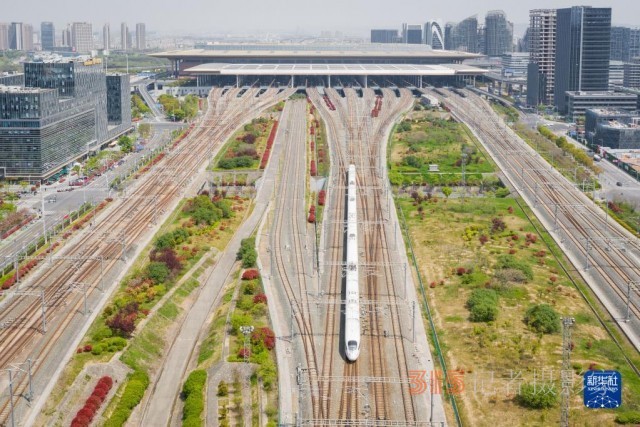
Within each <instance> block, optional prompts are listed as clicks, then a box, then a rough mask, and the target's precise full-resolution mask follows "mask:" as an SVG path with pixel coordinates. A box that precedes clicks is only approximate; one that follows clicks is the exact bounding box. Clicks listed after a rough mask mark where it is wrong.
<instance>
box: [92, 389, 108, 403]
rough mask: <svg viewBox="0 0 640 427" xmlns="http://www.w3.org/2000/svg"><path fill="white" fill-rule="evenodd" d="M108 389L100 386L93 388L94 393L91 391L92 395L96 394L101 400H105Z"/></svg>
mask: <svg viewBox="0 0 640 427" xmlns="http://www.w3.org/2000/svg"><path fill="white" fill-rule="evenodd" d="M107 394H108V393H107V390H105V389H104V388H98V389H95V390H93V393H91V396H94V397H96V398H98V399H100V401H101V402H104V399H105V397H107Z"/></svg>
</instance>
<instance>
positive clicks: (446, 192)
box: [442, 187, 453, 199]
mask: <svg viewBox="0 0 640 427" xmlns="http://www.w3.org/2000/svg"><path fill="white" fill-rule="evenodd" d="M451 193H453V190H452V189H451V188H450V187H442V194H444V196H445V197H446V198H447V199H448V198H449V196H450V195H451Z"/></svg>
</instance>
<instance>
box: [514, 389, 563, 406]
mask: <svg viewBox="0 0 640 427" xmlns="http://www.w3.org/2000/svg"><path fill="white" fill-rule="evenodd" d="M516 400H517V402H518V403H519V404H520V405H522V406H524V407H525V408H531V409H546V408H551V407H553V406H555V405H556V404H557V402H558V394H557V393H556V390H555V389H554V388H553V387H550V386H548V385H545V387H541V386H540V385H538V386H537V387H536V385H535V384H530V383H524V384H522V387H521V388H520V394H518V396H517V398H516Z"/></svg>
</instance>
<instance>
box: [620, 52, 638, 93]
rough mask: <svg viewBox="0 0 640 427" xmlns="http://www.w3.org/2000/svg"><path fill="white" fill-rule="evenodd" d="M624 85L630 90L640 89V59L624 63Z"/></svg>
mask: <svg viewBox="0 0 640 427" xmlns="http://www.w3.org/2000/svg"><path fill="white" fill-rule="evenodd" d="M622 85H623V86H624V87H628V88H633V89H640V58H636V59H634V60H633V61H631V62H625V63H624V72H623V78H622Z"/></svg>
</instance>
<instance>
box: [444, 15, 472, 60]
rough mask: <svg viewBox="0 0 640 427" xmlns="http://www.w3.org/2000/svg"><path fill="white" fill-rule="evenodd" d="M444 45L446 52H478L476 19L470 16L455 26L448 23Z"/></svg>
mask: <svg viewBox="0 0 640 427" xmlns="http://www.w3.org/2000/svg"><path fill="white" fill-rule="evenodd" d="M444 43H445V48H446V50H459V51H462V52H470V53H476V52H478V18H477V17H476V16H471V17H469V18H467V19H465V20H463V21H460V22H459V23H457V24H451V23H448V24H447V25H446V27H445V34H444Z"/></svg>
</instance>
